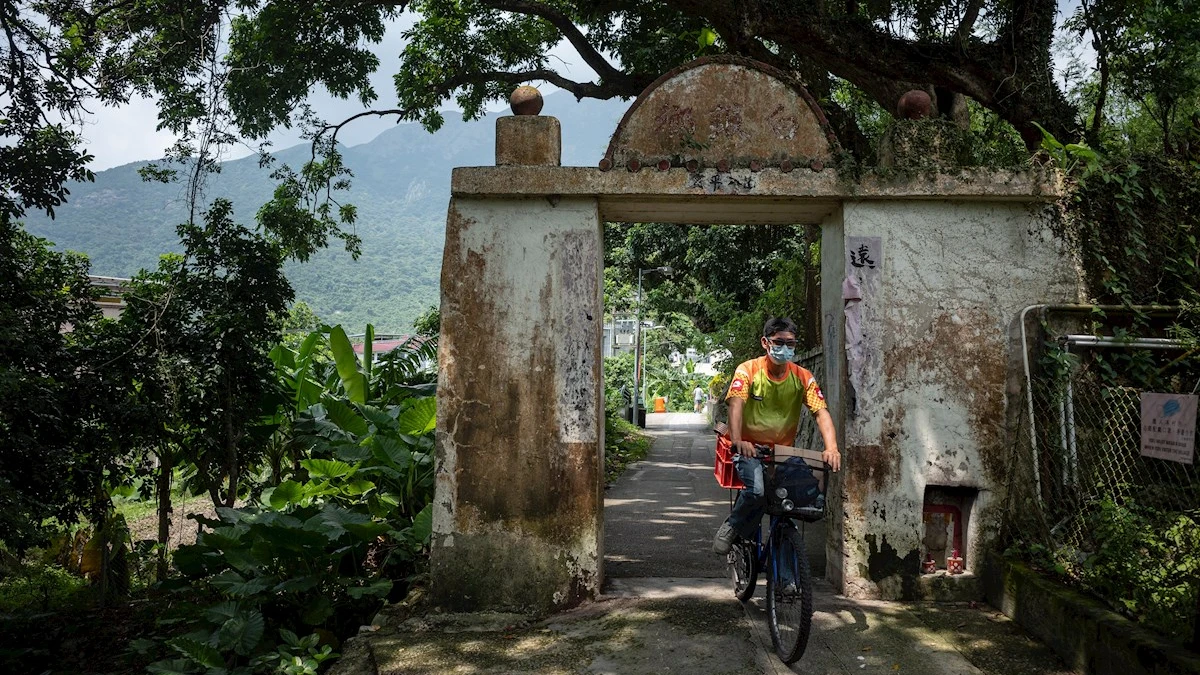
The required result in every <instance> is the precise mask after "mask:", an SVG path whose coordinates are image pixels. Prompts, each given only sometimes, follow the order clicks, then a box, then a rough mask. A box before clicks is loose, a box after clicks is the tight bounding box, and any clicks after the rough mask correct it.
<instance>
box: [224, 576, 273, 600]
mask: <svg viewBox="0 0 1200 675" xmlns="http://www.w3.org/2000/svg"><path fill="white" fill-rule="evenodd" d="M209 583H211V584H212V585H213V586H214V587H216V588H219V589H221V590H222V591H224V592H225V593H226V594H227V595H230V596H232V597H235V598H248V597H250V596H252V595H258V594H259V593H262V592H263V591H265V590H267V589H268V588H271V587H273V586H274V585H275V579H273V578H271V577H254V578H253V579H250V580H246V579H243V578H242V576H241V575H240V574H238V573H237V572H223V573H221V574H218V575H217V576H215V577H213V578H212V579H210V580H209Z"/></svg>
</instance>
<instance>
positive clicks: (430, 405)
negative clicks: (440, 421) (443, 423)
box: [398, 397, 437, 436]
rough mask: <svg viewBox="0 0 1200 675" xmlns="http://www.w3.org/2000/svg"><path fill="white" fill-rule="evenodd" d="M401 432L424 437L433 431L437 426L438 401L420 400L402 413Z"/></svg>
mask: <svg viewBox="0 0 1200 675" xmlns="http://www.w3.org/2000/svg"><path fill="white" fill-rule="evenodd" d="M398 421H399V423H400V432H401V433H404V434H411V435H413V436H422V435H424V434H427V433H429V432H431V431H433V429H434V427H435V426H436V425H437V399H436V398H433V397H429V398H419V399H416V400H414V401H413V403H412V405H411V406H409V407H408V409H407V410H405V411H404V412H402V413H400V419H399V420H398Z"/></svg>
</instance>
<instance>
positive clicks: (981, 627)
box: [331, 413, 1071, 675]
mask: <svg viewBox="0 0 1200 675" xmlns="http://www.w3.org/2000/svg"><path fill="white" fill-rule="evenodd" d="M648 425H649V429H648V431H649V432H650V433H652V434H653V435H654V436H655V442H654V446H653V447H652V449H651V452H650V455H649V456H648V457H647V459H646V460H645V461H643V462H641V463H639V464H636V465H633V466H631V467H629V469H628V470H627V472H626V474H625V475H624V476H623V477H622V478H621V479H620V480H619V481H618V483H617V485H615V486H614V487H613V488H611V489H610V490H609V492H608V495H607V499H606V504H605V518H606V523H605V525H606V528H605V549H606V556H605V568H606V573H607V577H608V578H607V583H606V585H605V589H604V594H603V596H602V597H601V598H599V599H598V601H597V602H594V603H589V604H587V605H584V606H583V607H579V608H577V609H574V610H571V611H569V612H563V613H560V614H557V615H554V616H551V617H529V616H522V615H517V614H502V613H495V612H481V613H475V614H447V613H440V612H437V611H431V610H429V609H427V608H423V605H422V603H420V602H417V603H415V604H416V606H415V607H413V608H406V607H393V608H391V609H389V610H385V611H384V612H382V613H381V616H380V619H379V621H378V622H377V623H378V624H379V625H377V626H373V627H372V628H371V630H369V631H367V632H364V633H363V634H362V635H361V636H360V637H359V638H357V639H355V640H353V641H350V642H348V643H347V644H346V645H345V646H344V649H343V653H344V654H345V656H344V658H343V659H342V661H341V662H339V663H338V664H337V665H336V666H335V667H334V669H333V671H331V675H400V674H405V675H409V674H411V675H423V674H429V675H434V674H441V673H463V674H471V675H473V674H475V673H513V674H515V673H531V674H532V673H539V674H541V673H546V674H558V673H562V674H564V675H565V674H569V673H613V674H621V673H648V674H649V673H688V674H689V675H718V674H737V673H764V674H770V675H782V674H786V673H807V674H814V675H815V674H822V675H827V674H837V675H851V674H853V673H887V674H894V673H910V674H914V675H975V674H985V675H1068V674H1069V673H1071V671H1070V670H1068V669H1066V668H1064V667H1063V666H1062V665H1061V664H1060V662H1059V661H1058V659H1057V658H1056V657H1055V656H1054V654H1053V652H1051V651H1050V650H1049V648H1047V647H1046V646H1044V645H1042V644H1040V643H1038V642H1036V641H1034V640H1033V639H1031V638H1029V637H1028V636H1027V635H1026V634H1025V633H1024V631H1023V630H1021V628H1020V627H1018V626H1017V625H1016V624H1015V623H1013V622H1012V621H1010V620H1009V619H1007V618H1006V617H1004V616H1003V615H1002V614H1000V613H999V612H997V611H995V610H994V609H992V608H990V607H988V606H986V605H973V604H972V605H967V604H945V605H931V604H906V603H896V602H872V601H862V600H850V599H847V598H843V597H839V596H837V595H835V594H834V593H833V592H832V590H831V588H830V587H829V585H828V584H827V583H825V582H824V581H823V580H820V579H818V580H817V581H816V588H815V593H814V596H815V598H814V599H815V602H814V605H815V608H816V611H815V613H814V615H813V632H812V636H811V638H810V640H809V646H808V650H807V652H806V653H805V654H804V657H803V658H802V659H801V660H800V661H799V662H797V663H796V664H793V665H792V666H791V667H790V668H789V667H788V666H785V665H784V664H783V663H782V662H781V661H779V660H778V659H777V658H776V657H775V655H774V652H773V650H772V648H771V639H770V636H769V633H768V632H767V627H766V612H765V609H764V602H763V583H762V581H761V580H760V582H759V585H758V591H757V593H756V594H755V596H754V597H753V598H752V599H751V600H750V601H749V602H748V603H746V604H745V605H743V604H741V603H739V602H737V600H736V599H735V598H734V597H733V593H732V591H731V590H730V588H729V584H728V582H727V581H726V580H725V579H724V574H725V564H724V560H723V558H721V556H717V555H714V554H713V553H712V552H711V546H712V535H713V533H714V532H715V530H716V528H717V527H718V526H719V524H720V523H721V521H722V520H723V518H724V517H725V515H726V514H727V513H728V512H729V497H728V493H727V491H726V490H722V489H721V488H719V487H718V486H717V485H716V483H715V481H714V480H713V477H712V465H711V461H712V452H713V450H712V448H713V443H714V441H713V437H712V434H711V433H710V432H709V431H708V430H707V425H706V424H705V422H704V419H703V417H701V416H700V415H692V414H690V413H687V414H683V413H681V414H667V415H653V414H652V415H650V416H649V420H648ZM815 534H816V533H813V532H811V531H810V533H809V536H810V539H811V540H816V541H818V542H819V541H820V540H821V539H822V538H823V533H821V534H820V536H814V535H815ZM820 548H821V547H820V546H818V547H816V548H814V547H813V546H810V547H809V555H810V558H813V557H815V556H819V555H820V550H819V549H820Z"/></svg>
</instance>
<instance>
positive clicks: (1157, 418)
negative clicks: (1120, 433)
mask: <svg viewBox="0 0 1200 675" xmlns="http://www.w3.org/2000/svg"><path fill="white" fill-rule="evenodd" d="M1196 398H1197V397H1195V396H1192V395H1189V394H1153V393H1150V392H1144V393H1142V456H1143V457H1155V458H1157V459H1167V460H1170V461H1172V462H1182V463H1184V464H1191V463H1192V455H1194V454H1195V449H1196Z"/></svg>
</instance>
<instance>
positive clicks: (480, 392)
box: [431, 197, 604, 611]
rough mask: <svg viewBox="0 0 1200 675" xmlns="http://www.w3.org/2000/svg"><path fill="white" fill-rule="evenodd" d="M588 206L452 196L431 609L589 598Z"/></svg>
mask: <svg viewBox="0 0 1200 675" xmlns="http://www.w3.org/2000/svg"><path fill="white" fill-rule="evenodd" d="M603 272H604V249H603V241H602V230H601V224H600V220H599V212H598V210H597V204H596V200H595V199H592V198H579V197H576V198H568V199H561V200H560V199H557V198H536V197H535V198H513V199H478V198H455V199H453V200H451V203H450V210H449V217H448V218H447V222H446V248H445V254H444V258H443V262H442V282H441V286H442V303H441V321H442V324H441V325H442V332H441V342H440V345H439V357H438V361H439V380H438V395H437V402H438V420H437V473H436V480H437V484H436V495H435V499H434V521H433V543H432V561H431V565H432V577H433V578H432V581H433V588H432V590H433V595H434V598H435V601H436V602H438V603H439V604H440V605H442V606H446V607H451V608H460V609H481V608H495V609H499V608H509V609H531V610H535V611H545V610H549V609H553V608H561V607H568V606H571V605H574V604H577V603H578V602H580V601H582V600H584V599H587V598H590V597H593V596H594V595H595V594H596V593H597V592H598V591H599V588H600V584H601V578H600V569H601V561H602V558H603V552H602V550H601V544H602V542H603V539H604V538H603V532H602V527H603V508H604V499H603V489H604V488H603V482H604V471H603V467H602V463H603V448H604V437H603V435H604V419H603V410H604V406H603V389H604V388H603V382H602V379H601V378H602V376H601V359H600V340H601V336H602V330H603V321H604V306H603V282H602V277H603Z"/></svg>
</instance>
